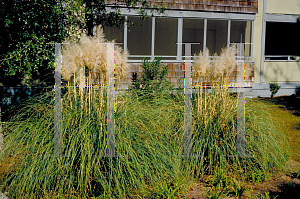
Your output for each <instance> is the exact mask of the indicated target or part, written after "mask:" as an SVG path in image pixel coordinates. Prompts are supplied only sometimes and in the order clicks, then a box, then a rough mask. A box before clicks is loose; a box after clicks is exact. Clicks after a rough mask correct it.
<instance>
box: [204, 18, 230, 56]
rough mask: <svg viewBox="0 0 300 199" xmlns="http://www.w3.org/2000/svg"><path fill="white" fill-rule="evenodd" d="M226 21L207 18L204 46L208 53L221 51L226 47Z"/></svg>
mask: <svg viewBox="0 0 300 199" xmlns="http://www.w3.org/2000/svg"><path fill="white" fill-rule="evenodd" d="M227 32H228V22H227V21H225V20H207V38H206V46H207V48H208V49H209V51H210V54H215V53H217V54H218V55H219V54H220V53H221V49H222V48H225V47H227Z"/></svg>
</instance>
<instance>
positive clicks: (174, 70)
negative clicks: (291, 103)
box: [120, 62, 254, 89]
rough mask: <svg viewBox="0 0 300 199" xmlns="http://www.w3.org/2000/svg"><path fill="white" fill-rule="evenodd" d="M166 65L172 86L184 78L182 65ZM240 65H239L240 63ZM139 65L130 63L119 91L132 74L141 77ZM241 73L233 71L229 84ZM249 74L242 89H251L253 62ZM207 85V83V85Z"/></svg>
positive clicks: (126, 84)
mask: <svg viewBox="0 0 300 199" xmlns="http://www.w3.org/2000/svg"><path fill="white" fill-rule="evenodd" d="M164 64H167V65H168V74H167V80H168V81H170V82H171V83H172V84H175V87H177V86H176V83H177V81H178V79H181V80H183V78H184V63H164ZM240 64H241V63H240ZM141 65H142V64H141V63H131V64H130V70H129V72H128V73H127V77H126V78H124V79H122V80H121V81H120V88H121V89H127V88H128V86H130V85H131V84H132V73H133V72H136V73H137V74H138V77H141V76H142V73H143V69H142V67H141ZM241 72H242V73H243V72H244V71H237V70H233V71H232V73H231V75H230V84H233V85H235V83H236V81H237V75H239V74H240V73H241ZM248 72H249V74H248V75H247V78H246V79H245V82H244V83H243V87H253V86H254V62H251V64H250V71H248ZM207 84H208V83H207ZM193 85H196V81H195V79H193Z"/></svg>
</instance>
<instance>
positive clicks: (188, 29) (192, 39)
mask: <svg viewBox="0 0 300 199" xmlns="http://www.w3.org/2000/svg"><path fill="white" fill-rule="evenodd" d="M203 38H204V20H203V19H183V31H182V42H183V43H185V42H186V43H201V44H193V45H192V55H194V54H195V53H197V54H198V53H199V52H200V51H203ZM182 49H183V53H182V54H183V55H184V45H183V46H182Z"/></svg>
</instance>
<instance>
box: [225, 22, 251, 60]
mask: <svg viewBox="0 0 300 199" xmlns="http://www.w3.org/2000/svg"><path fill="white" fill-rule="evenodd" d="M230 43H251V21H231V27H230ZM250 49H251V46H250V44H246V45H245V52H244V54H245V56H250Z"/></svg>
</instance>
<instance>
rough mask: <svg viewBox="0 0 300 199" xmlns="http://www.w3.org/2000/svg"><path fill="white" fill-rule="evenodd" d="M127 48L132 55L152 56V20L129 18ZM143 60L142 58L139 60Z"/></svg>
mask: <svg viewBox="0 0 300 199" xmlns="http://www.w3.org/2000/svg"><path fill="white" fill-rule="evenodd" d="M128 20H129V21H130V23H129V22H128V33H127V40H128V42H127V48H128V51H129V54H130V55H148V56H150V55H151V34H152V31H151V30H152V19H151V18H147V19H145V20H141V19H139V18H138V17H128ZM139 59H141V58H139Z"/></svg>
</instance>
